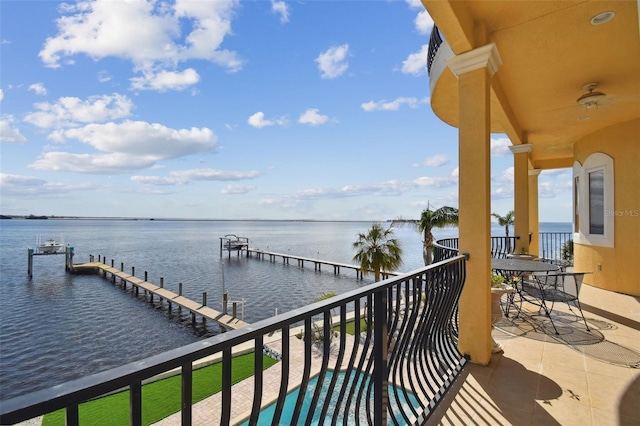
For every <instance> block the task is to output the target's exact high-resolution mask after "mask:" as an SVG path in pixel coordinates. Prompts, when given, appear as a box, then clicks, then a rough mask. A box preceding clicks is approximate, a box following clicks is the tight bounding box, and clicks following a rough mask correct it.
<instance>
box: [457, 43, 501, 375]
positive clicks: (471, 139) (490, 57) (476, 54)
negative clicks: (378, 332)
mask: <svg viewBox="0 0 640 426" xmlns="http://www.w3.org/2000/svg"><path fill="white" fill-rule="evenodd" d="M501 63H502V61H501V59H500V55H499V54H498V50H497V48H496V46H495V44H490V45H487V46H483V47H480V48H477V49H474V50H471V51H469V52H465V53H462V54H460V55H458V56H455V57H453V58H450V59H448V60H447V64H448V66H449V68H451V70H452V71H453V73H454V74H455V75H456V76H457V77H458V80H459V99H460V102H459V104H460V111H459V114H460V124H459V179H460V183H459V224H458V229H459V232H460V241H459V244H460V245H459V249H460V252H461V253H468V254H469V260H468V261H467V279H466V282H465V285H464V289H463V291H462V296H461V298H460V309H459V313H460V317H459V325H460V328H459V341H458V346H459V349H460V351H461V352H462V353H463V354H465V355H469V356H470V358H471V361H472V362H474V363H478V364H483V365H486V364H488V363H489V361H490V360H491V286H490V276H491V243H490V239H491V216H490V213H491V183H490V180H491V157H490V140H491V138H490V133H491V110H490V105H491V102H490V84H491V83H490V81H491V77H492V76H493V74H494V73H495V72H496V71H497V69H498V68H499V67H500V65H501Z"/></svg>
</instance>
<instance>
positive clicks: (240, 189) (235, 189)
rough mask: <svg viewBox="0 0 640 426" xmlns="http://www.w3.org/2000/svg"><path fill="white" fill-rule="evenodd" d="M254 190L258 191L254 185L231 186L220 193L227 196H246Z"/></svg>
mask: <svg viewBox="0 0 640 426" xmlns="http://www.w3.org/2000/svg"><path fill="white" fill-rule="evenodd" d="M254 189H256V187H255V186H252V185H237V184H229V185H227V186H226V187H224V188H222V190H221V191H220V193H221V194H226V195H240V194H246V193H248V192H250V191H253V190H254Z"/></svg>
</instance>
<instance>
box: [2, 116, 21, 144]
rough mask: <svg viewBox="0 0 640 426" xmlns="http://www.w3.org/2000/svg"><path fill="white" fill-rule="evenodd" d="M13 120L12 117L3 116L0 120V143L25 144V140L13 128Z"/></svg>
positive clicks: (15, 128)
mask: <svg viewBox="0 0 640 426" xmlns="http://www.w3.org/2000/svg"><path fill="white" fill-rule="evenodd" d="M14 121H15V120H14V119H13V116H12V115H8V114H7V115H3V116H2V118H0V142H2V143H25V142H26V141H27V138H25V137H24V135H22V133H20V129H18V128H17V127H13V126H12V123H13V122H14Z"/></svg>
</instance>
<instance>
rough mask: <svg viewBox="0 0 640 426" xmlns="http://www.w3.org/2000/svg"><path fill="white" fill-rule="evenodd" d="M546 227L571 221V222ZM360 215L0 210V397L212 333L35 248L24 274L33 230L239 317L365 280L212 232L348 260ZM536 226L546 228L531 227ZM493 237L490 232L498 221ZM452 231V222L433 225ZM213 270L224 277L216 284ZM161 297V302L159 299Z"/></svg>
mask: <svg viewBox="0 0 640 426" xmlns="http://www.w3.org/2000/svg"><path fill="white" fill-rule="evenodd" d="M562 225H563V226H560V228H563V229H560V228H559V227H553V229H549V231H558V230H570V228H571V226H570V224H562ZM370 226H371V222H296V221H282V222H280V221H159V220H154V221H138V220H53V219H49V220H16V219H14V220H1V221H0V290H1V291H2V297H0V398H1V399H3V400H4V399H8V398H11V397H15V396H18V395H21V394H24V393H28V392H31V391H35V390H37V389H42V388H47V387H50V386H54V385H56V384H59V383H63V382H65V381H68V380H72V379H75V378H79V377H82V376H85V375H88V374H93V373H97V372H99V371H103V370H106V369H109V368H113V367H116V366H120V365H124V364H126V363H129V362H132V361H135V360H139V359H142V358H145V357H148V356H150V355H154V354H157V353H160V352H163V351H167V350H170V349H174V348H176V347H180V346H183V345H186V344H189V343H192V342H195V341H197V340H199V339H202V338H206V337H209V336H212V335H214V334H216V333H217V332H218V329H217V327H216V326H215V325H214V324H213V323H212V322H211V321H210V322H208V323H207V324H206V325H203V324H202V323H201V321H198V324H196V325H195V326H193V325H192V324H191V316H190V315H189V314H188V313H186V312H183V313H182V315H180V314H179V313H178V311H177V310H176V309H174V310H173V311H172V312H171V313H169V312H168V311H167V309H166V308H161V307H160V306H159V305H158V303H157V301H156V303H154V304H152V303H150V302H149V300H148V299H145V298H144V297H143V296H142V295H141V296H138V297H135V296H134V295H133V293H132V292H131V289H130V287H129V289H128V290H126V291H125V290H123V289H122V287H120V286H116V285H113V284H111V283H109V282H108V281H107V280H105V279H103V278H101V277H99V276H93V275H69V274H67V273H66V272H65V271H64V256H62V255H56V256H36V257H34V274H33V279H32V280H29V279H28V277H27V247H33V246H34V245H35V241H36V238H37V236H41V237H42V238H43V239H46V238H51V237H53V238H56V239H57V240H59V239H61V236H63V237H64V241H65V243H68V244H70V245H72V246H73V247H74V248H75V253H76V256H75V259H74V262H75V263H81V262H87V261H88V260H89V255H94V256H95V257H96V259H97V256H98V255H101V256H105V257H106V258H107V259H108V262H109V263H110V261H111V259H114V261H115V265H116V266H117V267H119V266H120V262H124V267H125V270H126V271H129V272H130V271H131V267H132V266H135V270H136V276H138V277H144V271H148V280H149V281H150V282H152V283H155V284H159V282H160V277H161V276H162V277H164V279H165V288H167V289H168V290H171V291H173V292H176V293H177V292H178V283H180V282H181V283H183V294H184V295H185V296H186V297H188V298H190V299H192V300H195V301H200V300H202V293H203V292H207V299H208V305H209V306H211V307H212V308H214V309H216V308H217V309H220V308H221V299H222V292H223V285H224V290H226V291H227V292H228V294H229V299H230V300H236V301H241V300H245V318H244V319H245V320H246V321H247V322H255V321H257V320H260V319H264V318H267V317H270V316H272V315H274V313H275V310H276V309H277V310H278V312H280V313H282V312H286V311H288V310H291V309H295V308H299V307H301V306H304V305H306V304H309V303H311V302H313V300H314V298H315V297H317V296H320V295H321V294H323V293H325V292H336V293H343V292H346V291H349V290H352V289H356V288H359V287H361V286H363V285H364V284H368V283H370V282H372V281H373V277H372V276H370V275H369V276H366V277H365V280H363V281H360V280H356V278H355V272H354V271H350V270H343V271H342V273H341V274H340V275H338V276H334V275H333V269H332V268H325V270H323V272H321V273H319V272H316V271H314V270H313V268H312V267H311V268H310V267H308V266H307V267H305V268H299V267H298V266H297V264H296V263H295V262H292V263H291V265H283V264H282V262H281V261H280V262H275V263H271V262H269V261H268V260H263V261H261V260H258V259H256V258H255V257H252V258H246V257H244V256H243V257H240V258H238V257H236V256H235V254H232V256H231V258H229V257H228V256H227V254H226V253H224V255H223V256H222V257H221V256H220V239H219V238H220V237H223V236H225V235H226V234H236V235H238V236H243V237H248V238H249V243H250V246H251V247H255V248H260V249H264V250H270V251H276V252H281V253H291V254H292V255H300V256H305V257H310V258H320V259H324V260H332V261H336V262H343V263H352V260H351V259H352V257H353V254H354V252H353V249H352V243H353V241H355V239H356V234H357V233H358V232H365V231H366V230H367V229H368V228H369V227H370ZM541 230H542V231H544V230H545V229H544V228H543V229H541ZM494 231H495V232H494V235H501V233H502V232H501V231H502V230H501V229H500V228H499V227H496V228H494ZM395 233H396V237H397V238H398V239H399V240H400V243H401V244H402V247H403V250H404V256H403V261H404V264H403V265H402V267H401V270H402V271H410V270H414V269H417V268H420V267H421V266H422V243H421V239H420V235H419V234H418V233H417V232H415V231H414V230H412V229H410V228H397V229H396V231H395ZM434 235H435V236H436V238H447V237H454V236H456V235H457V229H455V228H454V229H442V230H440V229H439V230H436V231H435V232H434ZM223 275H224V283H223ZM165 306H166V305H165Z"/></svg>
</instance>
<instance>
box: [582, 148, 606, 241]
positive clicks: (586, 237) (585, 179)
mask: <svg viewBox="0 0 640 426" xmlns="http://www.w3.org/2000/svg"><path fill="white" fill-rule="evenodd" d="M613 167H614V163H613V158H611V157H610V156H608V155H607V154H604V153H601V152H595V153H593V154H591V155H589V157H587V159H586V160H585V162H584V164H582V165H581V164H580V163H579V162H578V161H576V162H575V163H574V165H573V185H572V186H573V193H574V198H573V209H574V219H573V222H574V223H573V227H574V234H573V240H574V241H575V242H576V243H579V244H584V245H592V246H601V247H614V243H615V239H614V234H615V213H614V212H615V207H614V183H615V182H614V178H613V176H614V173H613V172H614V169H613ZM598 171H603V172H604V173H603V174H604V185H603V192H604V194H603V195H604V206H603V210H604V212H603V213H604V230H603V233H602V234H591V233H590V231H591V229H590V227H591V212H590V207H591V193H590V191H589V183H590V179H589V178H590V174H591V173H593V172H598ZM576 202H577V206H576ZM576 221H577V222H578V223H577V224H576Z"/></svg>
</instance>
